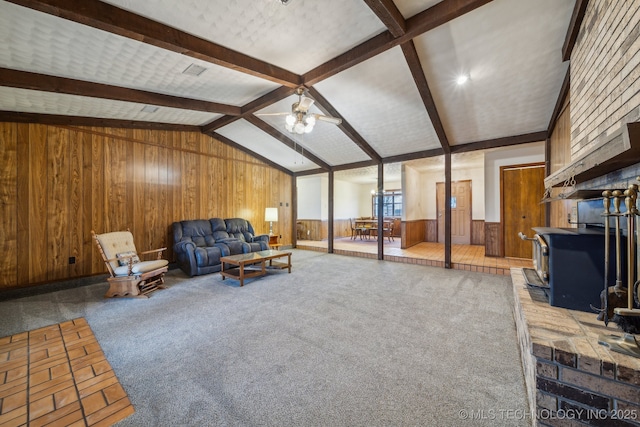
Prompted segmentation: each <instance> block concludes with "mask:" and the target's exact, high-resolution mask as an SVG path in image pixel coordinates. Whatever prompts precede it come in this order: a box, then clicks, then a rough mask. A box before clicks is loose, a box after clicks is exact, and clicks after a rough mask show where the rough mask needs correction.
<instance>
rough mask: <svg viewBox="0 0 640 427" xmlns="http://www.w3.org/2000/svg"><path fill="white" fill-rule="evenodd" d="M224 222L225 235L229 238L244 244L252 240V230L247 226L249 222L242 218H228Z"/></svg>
mask: <svg viewBox="0 0 640 427" xmlns="http://www.w3.org/2000/svg"><path fill="white" fill-rule="evenodd" d="M224 222H225V223H226V224H227V233H229V236H231V237H235V238H236V239H240V240H243V241H246V242H251V241H252V240H253V228H252V227H251V228H250V226H249V222H248V221H247V220H246V219H242V218H228V219H225V220H224Z"/></svg>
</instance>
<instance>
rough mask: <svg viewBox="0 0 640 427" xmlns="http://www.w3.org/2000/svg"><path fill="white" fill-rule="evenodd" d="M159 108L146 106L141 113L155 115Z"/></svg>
mask: <svg viewBox="0 0 640 427" xmlns="http://www.w3.org/2000/svg"><path fill="white" fill-rule="evenodd" d="M158 108H159V107H155V106H153V105H145V106H144V107H142V110H141V111H144V112H145V113H155V112H156V111H158Z"/></svg>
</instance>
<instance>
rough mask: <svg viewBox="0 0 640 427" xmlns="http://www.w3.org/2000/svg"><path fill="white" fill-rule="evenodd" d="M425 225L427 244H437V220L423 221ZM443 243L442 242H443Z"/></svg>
mask: <svg viewBox="0 0 640 427" xmlns="http://www.w3.org/2000/svg"><path fill="white" fill-rule="evenodd" d="M425 221H426V223H427V235H426V240H425V241H427V242H437V241H438V220H437V219H427V220H425ZM443 243H444V242H443Z"/></svg>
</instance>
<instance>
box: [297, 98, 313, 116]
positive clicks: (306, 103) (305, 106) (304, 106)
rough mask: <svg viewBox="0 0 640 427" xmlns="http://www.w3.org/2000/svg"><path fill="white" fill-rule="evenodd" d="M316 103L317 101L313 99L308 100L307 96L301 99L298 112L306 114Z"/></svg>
mask: <svg viewBox="0 0 640 427" xmlns="http://www.w3.org/2000/svg"><path fill="white" fill-rule="evenodd" d="M314 102H316V101H315V100H313V99H311V98H307V97H306V96H303V97H301V98H300V102H298V111H302V112H303V113H306V112H307V111H309V108H310V107H311V106H312V105H313V103H314Z"/></svg>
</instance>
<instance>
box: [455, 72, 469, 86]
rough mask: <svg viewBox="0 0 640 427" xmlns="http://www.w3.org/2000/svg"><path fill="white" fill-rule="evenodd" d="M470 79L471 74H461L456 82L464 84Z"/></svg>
mask: <svg viewBox="0 0 640 427" xmlns="http://www.w3.org/2000/svg"><path fill="white" fill-rule="evenodd" d="M470 79H471V77H469V74H460V75H459V76H458V78H456V83H458V84H459V85H463V84H465V83H466V82H468V81H469V80H470Z"/></svg>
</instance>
